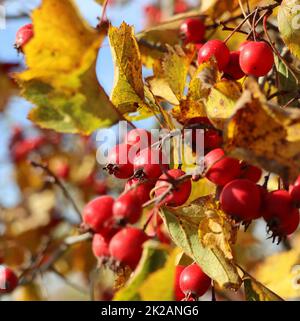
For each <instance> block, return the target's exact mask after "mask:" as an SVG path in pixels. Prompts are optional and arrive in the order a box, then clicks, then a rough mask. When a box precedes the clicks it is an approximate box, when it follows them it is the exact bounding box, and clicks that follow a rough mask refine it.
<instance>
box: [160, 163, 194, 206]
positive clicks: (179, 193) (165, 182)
mask: <svg viewBox="0 0 300 321" xmlns="http://www.w3.org/2000/svg"><path fill="white" fill-rule="evenodd" d="M183 175H185V172H184V171H182V170H180V169H170V170H169V171H168V172H167V174H163V175H161V176H160V177H159V180H158V181H157V183H156V185H155V196H156V197H159V196H161V195H162V194H164V193H165V192H166V191H167V189H168V187H169V186H170V182H169V180H170V178H169V177H171V178H173V179H179V178H180V177H182V176H183ZM191 190H192V183H191V180H190V179H188V180H184V181H182V182H181V183H179V184H176V185H175V186H173V188H172V190H171V191H170V194H169V195H167V196H166V198H165V199H164V204H166V205H169V206H174V207H176V206H180V205H183V204H184V203H185V202H186V201H187V200H188V198H189V196H190V194H191Z"/></svg>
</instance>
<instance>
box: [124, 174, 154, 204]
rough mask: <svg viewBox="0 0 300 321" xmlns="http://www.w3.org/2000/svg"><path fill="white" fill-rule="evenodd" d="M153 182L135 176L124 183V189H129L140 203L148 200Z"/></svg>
mask: <svg viewBox="0 0 300 321" xmlns="http://www.w3.org/2000/svg"><path fill="white" fill-rule="evenodd" d="M153 187H154V184H153V183H152V182H148V181H143V180H139V179H137V178H132V179H130V180H129V181H128V182H127V183H126V185H125V191H129V190H130V191H131V192H132V193H134V194H135V196H136V197H137V198H138V200H139V202H140V203H141V204H144V203H146V202H147V201H149V200H150V192H151V190H152V188H153Z"/></svg>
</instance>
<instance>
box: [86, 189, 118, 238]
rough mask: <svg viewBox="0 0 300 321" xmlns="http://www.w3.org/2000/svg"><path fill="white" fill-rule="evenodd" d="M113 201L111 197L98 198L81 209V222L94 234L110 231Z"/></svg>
mask: <svg viewBox="0 0 300 321" xmlns="http://www.w3.org/2000/svg"><path fill="white" fill-rule="evenodd" d="M113 204H114V199H113V198H112V197H111V196H107V195H105V196H100V197H97V198H96V199H94V200H92V201H91V202H89V203H88V204H87V205H85V207H84V208H83V212H82V217H83V222H84V223H85V224H86V225H87V226H88V227H90V228H91V229H92V230H93V231H94V232H95V233H103V232H107V231H110V230H111V224H112V215H113Z"/></svg>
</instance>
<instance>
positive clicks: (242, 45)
mask: <svg viewBox="0 0 300 321" xmlns="http://www.w3.org/2000/svg"><path fill="white" fill-rule="evenodd" d="M250 42H251V41H249V40H245V41H243V42H242V43H241V44H240V46H239V52H241V51H242V50H243V49H244V47H245V46H246V45H248V43H250Z"/></svg>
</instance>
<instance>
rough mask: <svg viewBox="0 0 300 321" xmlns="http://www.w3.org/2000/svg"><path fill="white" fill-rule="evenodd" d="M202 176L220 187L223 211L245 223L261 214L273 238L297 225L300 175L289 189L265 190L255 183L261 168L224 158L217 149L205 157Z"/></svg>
mask: <svg viewBox="0 0 300 321" xmlns="http://www.w3.org/2000/svg"><path fill="white" fill-rule="evenodd" d="M205 166H206V178H207V179H208V180H210V181H211V182H213V183H215V184H216V185H218V186H219V188H220V204H221V207H222V209H223V210H224V212H226V213H227V214H228V215H231V217H233V218H234V219H235V220H236V221H238V222H244V223H245V224H246V225H247V224H248V223H250V222H251V221H252V220H254V219H258V218H260V217H263V218H264V219H265V220H266V222H267V226H268V232H272V237H273V238H274V239H275V238H276V237H278V240H279V241H280V240H281V238H284V237H286V236H287V235H290V234H292V233H293V232H295V230H296V229H297V227H298V225H299V210H298V207H299V204H300V177H299V179H298V180H297V181H296V182H295V184H294V185H292V186H290V190H289V191H286V190H277V191H273V192H268V191H267V189H266V188H265V187H264V186H260V185H258V184H257V182H258V181H259V180H260V178H261V175H262V171H261V169H260V168H258V167H256V166H252V165H249V164H247V163H245V162H240V161H238V160H237V159H234V158H231V157H227V156H226V155H225V153H224V151H223V150H222V149H221V148H217V149H214V150H212V151H211V152H209V153H208V154H206V156H205Z"/></svg>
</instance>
